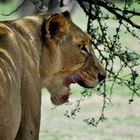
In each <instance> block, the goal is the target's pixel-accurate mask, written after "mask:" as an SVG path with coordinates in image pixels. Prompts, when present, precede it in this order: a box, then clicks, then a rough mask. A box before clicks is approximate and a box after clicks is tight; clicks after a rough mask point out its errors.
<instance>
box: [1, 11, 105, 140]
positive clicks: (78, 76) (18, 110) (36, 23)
mask: <svg viewBox="0 0 140 140" xmlns="http://www.w3.org/2000/svg"><path fill="white" fill-rule="evenodd" d="M105 76H106V72H105V70H104V68H103V66H102V65H101V63H100V62H99V60H98V59H97V58H96V56H95V54H94V50H93V48H92V46H91V41H90V38H89V35H87V33H85V32H83V31H82V30H81V29H80V28H79V27H78V26H76V25H75V24H74V23H73V22H72V21H71V18H70V15H69V13H68V12H64V13H57V14H54V15H47V14H40V15H37V16H31V17H25V18H23V19H17V20H13V21H6V22H1V23H0V81H1V82H0V140H32V139H36V140H37V139H38V137H39V125H40V108H41V88H42V87H46V88H48V90H49V92H50V94H51V100H52V102H53V103H54V104H55V105H61V104H63V103H65V102H67V101H68V98H69V95H70V92H69V90H70V84H71V83H79V84H80V85H81V86H84V87H88V88H91V87H95V86H96V85H97V84H98V83H99V82H100V81H101V80H103V79H104V78H105ZM4 122H6V123H4Z"/></svg>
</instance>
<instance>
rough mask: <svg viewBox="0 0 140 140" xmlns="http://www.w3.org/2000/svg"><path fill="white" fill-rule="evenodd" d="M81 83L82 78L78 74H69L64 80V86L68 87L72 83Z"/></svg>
mask: <svg viewBox="0 0 140 140" xmlns="http://www.w3.org/2000/svg"><path fill="white" fill-rule="evenodd" d="M80 81H82V78H81V76H80V75H78V74H71V75H68V76H66V77H65V78H64V86H66V87H69V86H70V84H72V83H78V82H80Z"/></svg>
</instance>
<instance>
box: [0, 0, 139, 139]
mask: <svg viewBox="0 0 140 140" xmlns="http://www.w3.org/2000/svg"><path fill="white" fill-rule="evenodd" d="M135 7H136V8H137V9H140V6H138V5H135ZM14 9H15V3H14V2H11V3H9V4H6V5H5V4H3V5H2V4H0V20H7V19H14V18H17V17H18V15H17V14H16V13H14V14H12V15H11V16H2V15H1V14H8V13H10V12H11V11H13V10H14ZM72 19H73V21H74V22H75V23H76V24H77V25H78V26H80V27H81V28H82V29H83V30H85V31H86V26H87V25H86V23H87V17H86V16H85V14H84V13H83V11H82V10H81V9H80V8H79V7H77V8H76V10H75V12H74V14H73V15H72ZM135 20H136V21H137V22H139V23H140V18H136V19H135ZM108 24H109V32H110V34H111V32H112V30H113V29H114V28H115V27H116V26H117V25H116V23H115V22H114V21H111V20H110V21H109V23H108ZM120 37H121V40H122V42H123V43H124V44H125V45H126V46H128V47H129V48H130V49H134V50H136V51H137V52H139V53H140V44H139V42H138V41H137V40H136V39H135V38H133V37H132V36H130V35H127V34H124V33H122V34H121V36H120ZM71 89H72V93H73V95H72V96H71V97H70V102H71V104H69V105H62V106H59V107H54V106H53V105H52V103H51V102H50V99H49V98H50V96H49V93H48V92H47V90H46V89H43V90H42V112H41V113H42V115H41V116H42V117H41V129H40V140H112V139H113V140H140V99H139V98H135V101H134V102H133V103H132V104H130V105H129V103H128V100H129V99H130V96H129V91H128V89H127V88H125V87H122V88H121V89H119V90H118V87H116V88H115V89H114V91H113V92H114V94H113V96H112V102H113V105H108V106H107V108H106V111H105V117H107V120H106V121H104V122H102V123H100V124H99V125H98V126H97V127H92V126H89V125H87V124H86V123H84V122H83V120H84V119H87V118H92V117H95V118H98V117H99V116H100V114H101V109H102V100H103V99H102V96H99V95H98V94H96V93H93V95H92V96H91V97H87V98H86V99H85V100H83V101H82V102H81V110H80V112H79V113H77V115H76V117H75V118H67V117H66V116H65V115H64V114H65V112H66V111H67V110H68V111H69V112H71V110H72V109H74V108H75V106H76V104H77V100H79V99H80V97H81V96H80V91H82V90H83V89H82V88H81V87H80V86H78V85H72V86H71ZM120 91H121V92H120ZM93 92H94V91H93Z"/></svg>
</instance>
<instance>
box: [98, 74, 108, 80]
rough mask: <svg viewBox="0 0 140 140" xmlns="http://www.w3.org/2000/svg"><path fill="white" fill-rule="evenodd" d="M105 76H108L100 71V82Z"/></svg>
mask: <svg viewBox="0 0 140 140" xmlns="http://www.w3.org/2000/svg"><path fill="white" fill-rule="evenodd" d="M105 77H106V74H102V73H98V79H99V82H101V81H102V80H104V79H105Z"/></svg>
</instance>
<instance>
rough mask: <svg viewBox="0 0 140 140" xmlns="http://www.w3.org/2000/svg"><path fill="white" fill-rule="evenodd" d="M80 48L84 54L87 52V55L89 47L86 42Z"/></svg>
mask: <svg viewBox="0 0 140 140" xmlns="http://www.w3.org/2000/svg"><path fill="white" fill-rule="evenodd" d="M80 48H81V50H82V52H83V53H84V54H86V55H87V53H88V50H87V48H86V46H85V44H84V45H82V46H81V47H80Z"/></svg>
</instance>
